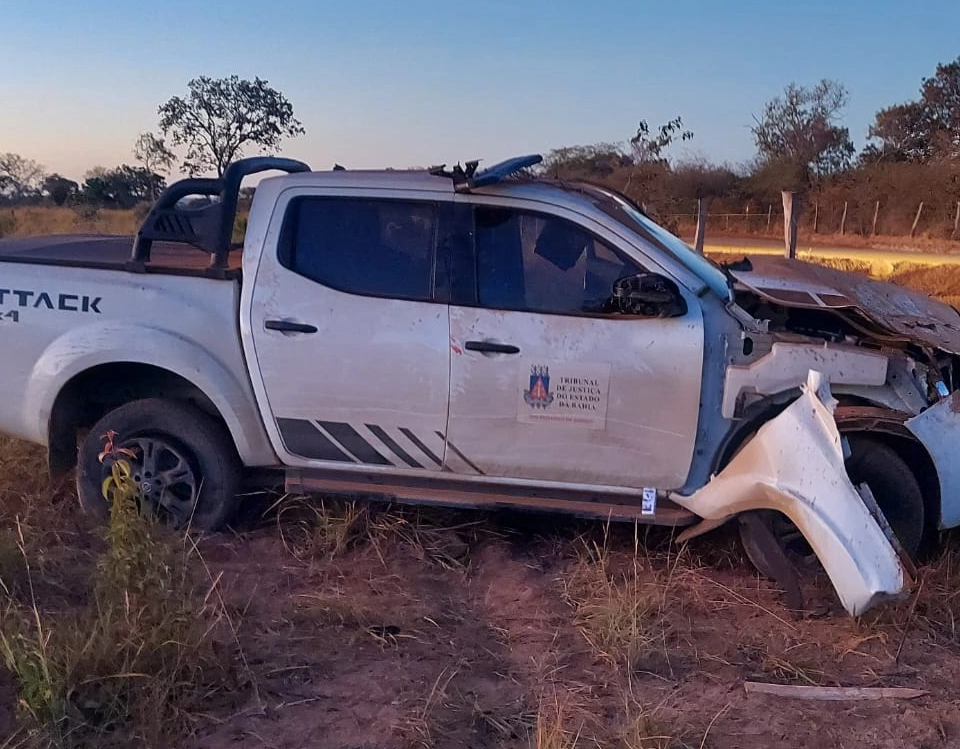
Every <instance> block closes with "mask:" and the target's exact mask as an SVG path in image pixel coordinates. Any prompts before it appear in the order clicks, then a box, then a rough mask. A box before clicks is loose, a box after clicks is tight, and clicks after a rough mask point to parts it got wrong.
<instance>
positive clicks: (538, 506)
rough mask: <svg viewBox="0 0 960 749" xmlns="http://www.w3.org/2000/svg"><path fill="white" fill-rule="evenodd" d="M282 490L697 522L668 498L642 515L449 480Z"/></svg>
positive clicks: (297, 482)
mask: <svg viewBox="0 0 960 749" xmlns="http://www.w3.org/2000/svg"><path fill="white" fill-rule="evenodd" d="M285 488H286V491H288V492H290V493H291V494H310V493H318V494H334V495H340V496H362V497H369V498H373V499H381V500H388V501H396V502H402V503H409V504H426V505H441V506H445V507H464V508H469V509H477V510H492V509H517V510H535V511H539V512H562V513H566V514H571V515H575V516H577V517H584V518H600V519H609V520H616V521H630V522H638V523H646V524H652V525H668V526H681V525H690V524H692V523H694V522H696V521H697V520H698V519H699V518H698V517H697V516H696V515H694V514H693V513H692V512H690V511H689V510H686V509H684V508H683V507H680V506H679V505H678V504H676V503H675V502H671V501H670V500H668V499H658V500H657V508H656V512H655V513H654V514H652V515H643V514H641V512H640V497H639V496H637V497H636V500H635V504H632V503H628V502H629V501H630V499H631V498H630V497H624V496H622V495H610V494H599V493H596V494H591V493H587V492H575V491H570V490H563V489H560V490H551V491H548V490H543V489H534V488H529V487H518V486H506V485H490V484H477V483H473V482H464V481H457V480H455V479H449V478H436V479H422V478H410V479H405V480H403V481H402V482H400V481H398V479H397V477H396V476H385V475H369V474H362V473H354V472H345V471H320V470H303V469H295V468H291V469H288V470H287V472H286V481H285Z"/></svg>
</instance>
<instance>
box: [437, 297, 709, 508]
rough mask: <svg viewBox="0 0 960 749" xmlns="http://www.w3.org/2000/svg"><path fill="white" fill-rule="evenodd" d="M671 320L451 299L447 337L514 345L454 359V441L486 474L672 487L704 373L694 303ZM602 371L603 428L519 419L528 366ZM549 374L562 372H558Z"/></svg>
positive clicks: (689, 451) (684, 457) (689, 452)
mask: <svg viewBox="0 0 960 749" xmlns="http://www.w3.org/2000/svg"><path fill="white" fill-rule="evenodd" d="M687 303H688V308H689V311H688V313H687V315H685V316H684V317H679V318H671V319H644V318H639V317H634V318H630V317H624V318H608V319H604V318H589V317H576V316H569V315H548V314H542V313H528V312H504V311H497V310H485V309H479V308H472V307H471V308H467V307H451V308H450V334H451V336H452V337H453V339H454V340H455V341H456V342H457V344H458V345H459V346H464V345H465V343H466V342H467V341H470V340H484V339H489V340H494V341H498V342H500V343H507V344H513V345H515V346H517V347H518V348H519V349H520V353H519V354H518V355H509V354H494V355H484V354H482V353H478V352H474V351H466V350H464V351H463V354H462V355H453V356H452V357H451V362H450V384H451V400H450V425H449V431H448V434H449V437H450V440H451V441H452V442H453V443H454V444H456V445H457V447H459V448H460V450H462V451H463V452H465V453H466V454H468V455H469V456H470V459H471V460H472V461H473V462H474V463H475V464H476V465H478V466H479V467H480V468H481V469H482V470H483V471H484V472H485V473H486V474H487V475H490V476H502V477H512V478H524V479H539V480H544V481H563V482H572V483H581V484H595V485H621V486H629V487H636V488H637V489H639V488H640V487H643V486H655V487H659V488H663V489H670V488H675V487H678V486H681V485H682V484H683V482H684V481H685V480H686V476H687V472H688V470H689V468H690V462H691V459H692V456H693V447H694V442H695V435H696V430H697V422H698V418H699V408H700V381H701V374H702V371H703V345H704V341H703V320H702V313H701V311H700V305H699V304H698V303H697V300H696V299H695V298H693V297H692V296H689V297H688V299H687ZM535 362H544V363H548V364H550V363H556V365H557V366H558V367H560V366H561V364H562V365H563V366H565V367H572V368H577V367H581V368H586V369H587V370H589V368H591V367H600V368H604V371H606V368H609V380H608V387H607V397H606V412H605V419H604V424H603V426H602V428H596V424H595V423H591V424H580V425H577V424H572V423H568V424H562V423H556V422H548V421H540V422H538V421H536V420H523V419H520V418H518V409H520V408H521V404H523V408H527V409H530V410H531V411H533V410H536V409H535V408H534V407H532V406H529V405H527V404H526V403H524V402H523V400H522V396H523V389H524V388H525V387H528V386H529V378H530V365H531V363H535ZM557 371H558V372H559V371H561V370H560V369H557Z"/></svg>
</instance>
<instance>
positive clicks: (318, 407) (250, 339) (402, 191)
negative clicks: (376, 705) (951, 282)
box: [0, 156, 960, 615]
mask: <svg viewBox="0 0 960 749" xmlns="http://www.w3.org/2000/svg"><path fill="white" fill-rule="evenodd" d="M539 161H540V158H539V157H538V156H531V157H520V158H517V159H511V160H509V161H507V162H504V163H502V164H497V165H495V166H492V167H490V168H488V169H484V170H478V169H477V165H476V163H475V162H471V163H469V164H467V165H466V167H465V168H461V167H460V166H457V167H456V168H454V169H450V170H448V169H445V168H444V167H439V168H436V169H432V170H429V171H422V172H419V171H391V170H385V171H355V170H345V169H339V168H338V169H334V170H332V171H329V172H314V171H311V170H310V169H309V168H308V167H307V165H305V164H303V163H301V162H297V161H292V160H289V159H273V158H255V159H244V160H241V161H238V162H236V163H234V164H233V165H231V166H230V167H229V169H228V170H227V172H226V174H224V176H223V177H222V178H221V179H189V180H183V181H180V182H177V183H175V184H173V185H171V186H170V187H169V188H168V189H167V190H166V192H164V194H163V195H161V197H160V198H159V200H158V201H157V203H156V205H155V206H154V207H153V209H152V211H151V212H150V214H149V215H148V216H147V218H146V219H145V220H144V223H143V225H142V226H141V228H140V230H139V232H138V234H137V236H136V237H135V238H126V237H107V236H59V237H38V238H27V239H6V240H2V241H0V274H2V275H0V287H2V288H0V330H2V334H3V341H4V349H3V351H4V356H3V357H2V359H0V376H2V381H3V383H4V386H5V393H4V397H3V398H2V400H0V430H2V431H3V432H5V433H7V434H9V435H13V436H16V437H19V438H22V439H25V440H30V441H33V442H35V443H38V444H41V445H45V446H46V448H47V450H48V455H49V464H50V469H51V471H52V473H53V474H54V475H63V474H66V473H68V472H69V471H70V470H71V469H73V468H74V467H76V481H77V493H78V496H79V499H80V501H81V503H82V504H83V505H84V507H86V508H87V509H88V510H89V511H91V512H94V513H99V514H104V513H105V512H106V509H107V504H106V502H105V500H104V499H103V494H102V490H101V487H102V484H103V481H104V479H105V478H106V477H107V476H108V475H109V473H108V472H109V471H110V459H109V458H108V459H106V460H103V461H101V460H100V453H101V451H102V450H103V445H104V435H107V434H109V433H115V434H116V436H115V439H114V445H115V446H122V447H126V448H128V449H129V450H130V451H132V453H133V455H135V456H136V457H135V458H134V459H133V460H132V463H133V477H134V479H135V481H136V482H137V485H138V488H139V494H140V497H141V500H142V502H141V504H142V506H144V507H147V508H150V509H152V510H153V511H155V512H157V513H158V514H159V515H161V516H163V517H164V518H166V519H167V520H169V521H170V522H172V523H174V524H176V525H179V526H186V525H189V526H191V527H193V528H199V529H204V530H216V529H218V528H221V527H222V526H224V525H225V524H227V523H229V522H230V520H231V518H232V517H233V514H234V512H235V509H236V506H237V502H238V499H237V497H238V495H240V494H241V492H242V490H243V489H244V488H245V487H246V486H248V485H250V484H259V485H262V484H265V483H270V482H274V481H276V480H279V481H282V482H283V484H284V485H285V487H286V489H287V490H288V491H291V492H314V491H316V492H324V493H338V494H349V495H356V494H363V495H370V496H377V497H382V498H390V499H397V500H402V501H417V502H433V503H442V504H449V505H461V506H471V507H497V506H501V507H502V506H507V507H515V508H528V509H536V510H550V511H558V512H569V513H575V514H578V515H584V516H595V517H604V518H613V519H617V520H629V521H636V522H642V523H657V524H666V525H672V526H687V527H686V528H685V529H684V530H683V531H682V533H681V537H682V538H689V537H692V536H695V535H698V534H701V533H704V532H706V531H709V530H710V529H712V528H716V527H718V526H719V525H721V524H723V523H726V522H727V521H731V520H732V521H734V522H736V523H738V525H739V526H740V532H741V535H742V538H743V542H744V545H745V548H746V549H747V551H748V554H749V557H750V558H751V560H753V562H754V563H755V565H756V566H757V567H758V569H759V570H760V571H761V572H763V573H765V574H768V575H770V576H772V577H774V578H775V579H777V580H778V581H780V582H781V583H782V584H783V585H784V586H785V588H786V589H787V591H788V593H791V591H792V593H793V594H794V595H793V597H796V596H797V595H798V593H799V589H798V587H797V585H796V573H795V571H794V570H793V567H792V565H791V562H790V559H791V556H790V553H791V545H792V544H794V542H795V540H796V539H798V538H799V539H802V540H803V541H805V543H806V544H808V545H809V548H810V549H812V551H813V552H814V553H815V554H816V556H817V558H818V559H819V560H820V562H821V563H822V565H823V567H824V569H825V570H826V572H827V573H828V575H829V576H830V579H831V580H832V582H833V585H834V587H835V588H836V591H837V593H838V596H839V599H840V601H841V602H842V605H843V606H844V607H845V608H846V609H847V611H849V612H850V613H851V614H854V615H858V614H860V613H862V612H864V611H866V610H867V609H868V608H870V607H871V606H873V605H875V604H877V603H878V602H880V601H883V600H885V599H889V598H891V597H898V596H901V595H903V594H904V592H905V591H906V590H908V588H909V586H910V584H911V580H912V577H913V576H914V574H915V573H914V571H913V562H914V560H916V559H917V558H918V557H919V556H920V555H922V554H923V553H924V551H925V549H928V548H930V547H931V545H933V544H935V542H936V541H937V539H938V534H939V532H940V531H941V529H944V528H949V527H952V526H956V525H960V460H958V459H957V458H958V457H960V456H958V448H957V445H958V436H960V413H958V412H960V400H958V399H960V395H957V392H958V385H960V383H958V377H960V372H958V369H957V361H958V360H957V357H958V353H960V316H958V314H957V313H956V312H955V311H954V310H953V309H951V308H950V307H948V306H945V305H943V304H939V303H937V302H935V301H932V300H930V299H928V298H925V297H923V296H920V295H917V294H913V293H910V292H908V291H905V290H903V289H899V288H896V287H894V286H891V285H889V284H881V283H876V282H872V281H868V280H866V279H861V278H859V277H856V276H852V275H849V274H843V273H838V272H832V271H828V270H826V269H822V268H815V267H813V266H809V265H805V264H803V263H800V262H797V261H786V260H775V259H762V258H755V259H753V260H745V261H743V262H742V263H738V264H735V265H732V266H729V267H726V268H725V267H721V266H719V265H717V264H715V263H713V262H711V261H709V260H707V259H705V258H703V257H702V256H700V255H698V254H696V253H695V252H693V251H692V250H691V249H690V248H689V247H688V246H687V245H685V244H684V243H683V242H681V241H680V240H679V239H677V238H676V237H675V236H673V235H671V234H670V233H669V232H667V231H665V230H664V229H663V228H661V227H659V226H658V225H657V224H656V223H655V222H653V221H652V220H651V219H650V218H649V217H648V216H647V215H645V214H644V213H643V212H642V211H641V210H640V209H638V208H637V207H636V206H635V205H634V204H633V203H631V202H630V201H629V200H628V199H626V198H625V197H623V196H622V195H619V194H617V193H616V192H613V191H611V190H609V189H606V188H602V187H598V186H594V185H589V184H583V183H573V182H563V181H556V180H550V179H542V178H536V177H533V176H530V175H529V173H528V172H527V168H528V167H531V166H533V165H535V164H537V163H538V162H539ZM268 170H270V171H282V172H286V174H282V175H272V176H268V177H267V178H265V179H263V180H262V181H261V182H260V183H259V185H258V187H257V190H256V195H255V198H254V199H253V202H252V205H251V207H250V211H249V216H248V222H247V226H246V234H245V238H244V242H243V244H242V246H239V245H235V244H234V243H233V240H232V234H233V229H234V223H235V218H236V213H237V205H238V194H239V189H240V184H241V180H242V179H243V178H244V177H245V176H247V175H249V174H253V173H259V172H264V171H268ZM193 195H201V196H208V198H209V199H208V200H207V201H206V203H205V204H203V205H199V206H198V205H197V203H196V201H194V202H193V203H192V204H187V203H185V202H184V199H185V198H188V197H190V196H193ZM788 600H789V597H788Z"/></svg>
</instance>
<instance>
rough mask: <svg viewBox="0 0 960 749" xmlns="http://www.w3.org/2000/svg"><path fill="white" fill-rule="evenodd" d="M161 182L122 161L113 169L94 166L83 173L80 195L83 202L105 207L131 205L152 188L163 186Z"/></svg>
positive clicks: (159, 179)
mask: <svg viewBox="0 0 960 749" xmlns="http://www.w3.org/2000/svg"><path fill="white" fill-rule="evenodd" d="M163 187H165V181H164V179H163V177H162V176H161V175H159V174H152V173H150V172H148V171H147V170H146V169H144V168H143V167H139V166H129V165H128V164H123V165H121V166H118V167H116V168H114V169H104V168H103V167H95V168H94V169H92V170H91V171H90V172H89V173H88V174H87V176H86V179H85V180H84V183H83V191H82V196H83V200H84V202H86V203H90V204H92V205H99V206H105V207H107V208H133V207H134V206H135V205H136V204H137V203H139V202H141V201H144V200H148V199H149V198H150V194H151V191H152V190H153V189H154V188H157V189H163Z"/></svg>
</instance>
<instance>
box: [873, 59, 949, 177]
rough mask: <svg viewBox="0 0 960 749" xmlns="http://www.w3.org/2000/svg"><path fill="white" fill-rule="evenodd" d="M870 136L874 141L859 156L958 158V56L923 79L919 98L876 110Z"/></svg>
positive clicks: (917, 159)
mask: <svg viewBox="0 0 960 749" xmlns="http://www.w3.org/2000/svg"><path fill="white" fill-rule="evenodd" d="M870 137H871V138H872V139H874V140H875V141H876V142H875V143H870V144H868V145H867V147H866V148H865V149H864V152H863V154H862V156H861V158H862V159H863V160H864V161H867V162H873V161H913V162H917V163H921V164H923V163H927V162H929V161H932V160H936V159H946V160H949V159H956V158H958V157H960V57H958V58H957V59H956V60H954V61H953V62H950V63H941V64H939V65H937V69H936V72H935V73H934V75H933V77H932V78H924V79H923V82H922V84H921V86H920V99H919V100H917V101H911V102H907V103H905V104H895V105H894V106H892V107H887V108H886V109H881V110H880V111H879V112H877V114H876V119H875V121H874V123H873V125H871V126H870Z"/></svg>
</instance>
